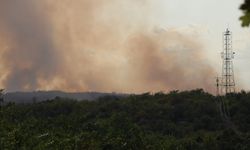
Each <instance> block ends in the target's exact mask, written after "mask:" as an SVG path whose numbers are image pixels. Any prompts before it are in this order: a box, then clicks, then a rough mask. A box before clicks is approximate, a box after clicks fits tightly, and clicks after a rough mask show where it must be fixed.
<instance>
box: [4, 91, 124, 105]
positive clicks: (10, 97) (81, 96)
mask: <svg viewBox="0 0 250 150" xmlns="http://www.w3.org/2000/svg"><path fill="white" fill-rule="evenodd" d="M110 95H114V96H126V94H118V93H99V92H82V93H68V92H62V91H34V92H10V93H6V94H5V95H4V99H5V102H7V103H8V102H14V103H17V104H20V103H22V104H24V103H33V102H42V101H46V100H48V99H54V98H56V97H61V98H68V99H75V100H78V101H80V100H90V101H91V100H97V99H98V98H99V97H103V96H110Z"/></svg>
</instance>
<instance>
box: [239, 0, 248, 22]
mask: <svg viewBox="0 0 250 150" xmlns="http://www.w3.org/2000/svg"><path fill="white" fill-rule="evenodd" d="M240 9H241V10H242V12H243V15H242V16H241V17H240V20H241V23H242V26H243V27H249V25H250V0H245V1H244V3H243V4H242V5H241V6H240Z"/></svg>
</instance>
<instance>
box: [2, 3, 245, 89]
mask: <svg viewBox="0 0 250 150" xmlns="http://www.w3.org/2000/svg"><path fill="white" fill-rule="evenodd" d="M241 3H242V0H219V1H218V0H124V1H121V0H53V1H52V0H43V1H41V0H22V1H20V0H1V1H0V47H1V51H0V74H1V76H0V86H1V87H4V88H6V89H7V91H17V90H65V91H105V92H113V91H115V92H136V93H138V92H147V91H169V90H173V89H181V90H186V89H193V88H204V89H205V90H208V91H210V92H213V91H214V89H215V87H214V81H215V76H216V74H217V75H220V74H221V68H222V67H221V66H222V60H221V57H220V53H221V51H222V32H223V31H224V30H225V29H226V28H227V27H229V28H230V30H231V31H232V32H233V48H234V50H235V52H236V56H235V60H234V67H235V68H234V69H235V78H236V84H237V87H238V89H241V88H244V89H246V90H250V79H249V78H248V77H249V76H250V69H248V68H249V66H250V43H249V39H250V29H249V28H242V27H241V25H240V24H241V23H240V21H239V17H240V16H241V12H240V10H239V6H240V4H241Z"/></svg>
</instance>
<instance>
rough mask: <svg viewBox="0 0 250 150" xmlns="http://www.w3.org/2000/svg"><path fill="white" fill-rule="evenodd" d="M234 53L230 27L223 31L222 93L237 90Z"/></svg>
mask: <svg viewBox="0 0 250 150" xmlns="http://www.w3.org/2000/svg"><path fill="white" fill-rule="evenodd" d="M234 54H235V52H233V49H232V32H230V31H229V30H228V29H226V31H225V32H224V33H223V51H222V53H221V58H222V61H223V62H222V78H221V94H228V93H233V92H235V80H234V70H233V59H234Z"/></svg>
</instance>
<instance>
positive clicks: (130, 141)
mask: <svg viewBox="0 0 250 150" xmlns="http://www.w3.org/2000/svg"><path fill="white" fill-rule="evenodd" d="M220 101H223V102H224V104H225V106H226V107H227V112H228V119H225V117H223V114H222V113H221V110H220ZM249 114H250V93H247V92H245V91H241V92H239V93H233V94H228V95H226V96H213V95H211V94H209V93H206V92H204V91H203V90H202V89H196V90H191V91H171V92H169V93H167V94H165V93H161V92H159V93H154V94H152V93H144V94H140V95H129V96H127V97H118V96H104V97H101V98H99V99H98V100H96V101H84V100H83V101H76V100H72V99H65V98H60V97H56V98H55V99H51V100H47V101H44V102H34V103H31V104H15V103H8V104H6V105H2V106H1V108H0V118H1V119H0V121H1V122H0V149H2V150H22V149H23V150H26V149H35V150H41V149H48V150H49V149H53V150H55V149H58V150H63V149H65V150H67V149H76V150H137V149H139V150H249V149H250V115H249Z"/></svg>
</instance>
